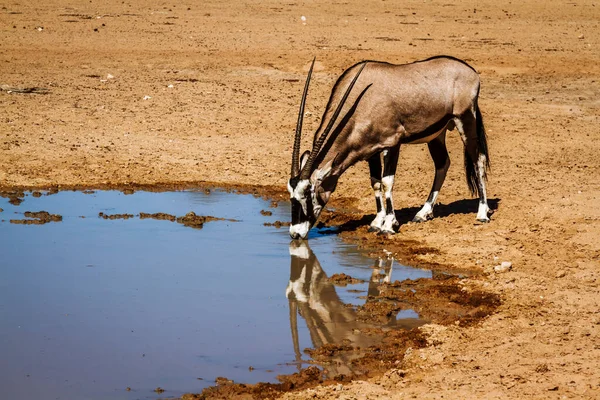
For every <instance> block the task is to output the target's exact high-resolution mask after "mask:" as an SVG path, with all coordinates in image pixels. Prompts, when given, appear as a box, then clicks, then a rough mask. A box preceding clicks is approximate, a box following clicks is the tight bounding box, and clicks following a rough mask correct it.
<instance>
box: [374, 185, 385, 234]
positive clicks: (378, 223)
mask: <svg viewBox="0 0 600 400" xmlns="http://www.w3.org/2000/svg"><path fill="white" fill-rule="evenodd" d="M375 200H376V201H377V202H378V203H379V205H380V206H381V209H380V210H379V211H378V212H377V215H375V219H374V220H373V222H371V228H373V229H376V230H381V228H382V226H383V220H384V218H385V203H384V202H383V198H382V197H381V192H377V193H375Z"/></svg>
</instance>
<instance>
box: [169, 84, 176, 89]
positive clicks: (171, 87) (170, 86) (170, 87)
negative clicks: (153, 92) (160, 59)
mask: <svg viewBox="0 0 600 400" xmlns="http://www.w3.org/2000/svg"><path fill="white" fill-rule="evenodd" d="M167 87H168V88H169V89H173V88H174V87H175V86H173V85H172V84H171V85H169V86H167Z"/></svg>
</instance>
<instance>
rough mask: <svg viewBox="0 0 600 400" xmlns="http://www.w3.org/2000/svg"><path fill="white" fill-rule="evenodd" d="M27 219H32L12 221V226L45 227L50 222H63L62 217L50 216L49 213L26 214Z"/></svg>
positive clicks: (28, 212) (29, 212)
mask: <svg viewBox="0 0 600 400" xmlns="http://www.w3.org/2000/svg"><path fill="white" fill-rule="evenodd" d="M24 215H25V217H27V218H31V219H11V220H10V223H11V224H20V225H43V224H47V223H49V222H60V221H62V219H63V218H62V216H61V215H58V214H50V213H49V212H47V211H37V212H31V211H27V212H25V214H24Z"/></svg>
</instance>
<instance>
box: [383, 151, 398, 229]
mask: <svg viewBox="0 0 600 400" xmlns="http://www.w3.org/2000/svg"><path fill="white" fill-rule="evenodd" d="M399 155H400V145H398V146H396V147H393V148H391V149H389V150H384V151H383V178H381V189H382V191H383V197H384V201H385V217H384V219H383V224H382V226H381V233H396V229H397V228H398V227H399V226H400V224H399V223H398V221H397V220H396V213H395V212H394V202H393V201H392V190H393V189H394V175H395V174H396V167H397V165H398V156H399Z"/></svg>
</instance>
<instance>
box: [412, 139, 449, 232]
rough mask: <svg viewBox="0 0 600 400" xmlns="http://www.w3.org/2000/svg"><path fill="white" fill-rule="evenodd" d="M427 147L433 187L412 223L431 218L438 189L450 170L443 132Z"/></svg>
mask: <svg viewBox="0 0 600 400" xmlns="http://www.w3.org/2000/svg"><path fill="white" fill-rule="evenodd" d="M427 147H428V148H429V154H431V158H432V159H433V163H434V165H435V178H434V179H433V186H432V187H431V191H430V192H429V196H428V197H427V201H426V202H425V204H423V207H422V208H421V210H419V212H418V213H417V214H416V215H415V217H414V218H413V222H424V221H427V220H428V219H431V218H433V207H434V206H435V202H436V200H437V197H438V194H439V192H440V189H441V188H442V185H443V184H444V180H445V179H446V173H447V172H448V168H450V157H449V156H448V150H447V149H446V131H445V130H444V131H443V132H442V133H441V134H440V135H439V136H438V137H436V138H435V139H433V140H432V141H430V142H429V143H427Z"/></svg>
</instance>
